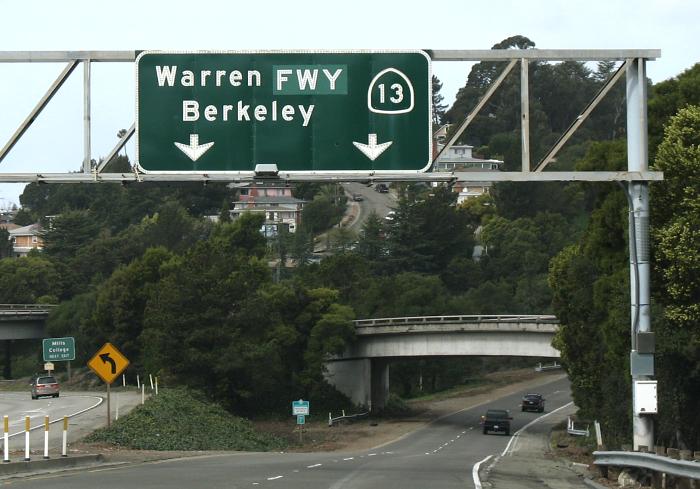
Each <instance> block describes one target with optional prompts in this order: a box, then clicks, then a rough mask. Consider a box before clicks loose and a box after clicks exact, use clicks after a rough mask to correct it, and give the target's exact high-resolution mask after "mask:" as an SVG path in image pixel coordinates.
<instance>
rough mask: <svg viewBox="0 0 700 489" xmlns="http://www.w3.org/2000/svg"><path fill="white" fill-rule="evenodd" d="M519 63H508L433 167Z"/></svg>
mask: <svg viewBox="0 0 700 489" xmlns="http://www.w3.org/2000/svg"><path fill="white" fill-rule="evenodd" d="M517 62H518V60H515V59H512V60H511V61H510V63H508V66H506V67H505V69H504V70H503V72H501V74H500V75H499V76H498V78H496V81H494V82H493V83H492V84H491V86H490V87H489V88H488V90H486V93H485V94H484V96H483V97H482V98H481V100H479V103H478V104H476V107H474V109H472V111H471V112H470V113H469V115H468V116H467V118H466V119H464V122H462V124H461V125H460V126H459V128H458V129H457V130H456V131H455V133H454V134H453V135H452V137H451V138H450V140H449V141H448V142H447V144H446V145H445V146H444V147H443V148H442V149H441V150H440V152H439V153H438V154H437V156H436V157H435V158H434V159H433V165H435V162H436V161H437V160H438V159H439V158H440V156H442V154H443V153H444V152H445V151H448V150H449V149H450V148H451V147H452V146H453V145H454V143H456V142H457V140H458V139H459V137H460V136H461V135H462V133H463V132H464V131H465V129H466V128H467V127H469V124H471V123H472V121H473V120H474V118H475V117H476V116H477V115H478V114H479V112H481V109H483V108H484V105H486V103H487V102H488V101H489V99H490V98H491V96H492V95H493V94H494V92H495V91H496V90H497V89H498V87H500V86H501V83H503V80H505V79H506V77H507V76H508V74H509V73H510V72H511V71H512V70H513V67H514V66H515V64H516V63H517Z"/></svg>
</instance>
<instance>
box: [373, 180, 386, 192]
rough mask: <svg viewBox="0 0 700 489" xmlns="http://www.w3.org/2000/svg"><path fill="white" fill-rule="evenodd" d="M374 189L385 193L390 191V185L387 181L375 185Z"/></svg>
mask: <svg viewBox="0 0 700 489" xmlns="http://www.w3.org/2000/svg"><path fill="white" fill-rule="evenodd" d="M374 190H376V191H377V192H379V193H380V194H385V193H387V192H389V187H387V186H386V184H385V183H378V184H377V185H375V186H374Z"/></svg>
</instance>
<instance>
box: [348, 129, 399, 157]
mask: <svg viewBox="0 0 700 489" xmlns="http://www.w3.org/2000/svg"><path fill="white" fill-rule="evenodd" d="M391 143H393V141H388V142H386V143H381V144H377V135H376V134H368V135H367V144H363V143H358V142H355V141H353V142H352V144H354V145H355V147H356V148H357V149H359V150H360V151H362V153H364V155H365V156H366V157H367V158H369V159H370V160H372V161H374V160H376V159H377V158H378V157H379V155H381V154H382V153H383V152H384V151H386V149H387V148H388V147H389V146H391Z"/></svg>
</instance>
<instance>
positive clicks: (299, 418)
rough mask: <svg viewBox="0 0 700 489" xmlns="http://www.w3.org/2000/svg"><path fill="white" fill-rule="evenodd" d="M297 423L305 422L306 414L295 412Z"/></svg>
mask: <svg viewBox="0 0 700 489" xmlns="http://www.w3.org/2000/svg"><path fill="white" fill-rule="evenodd" d="M297 424H306V416H304V415H303V414H297Z"/></svg>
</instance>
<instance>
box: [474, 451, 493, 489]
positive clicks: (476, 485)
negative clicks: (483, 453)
mask: <svg viewBox="0 0 700 489" xmlns="http://www.w3.org/2000/svg"><path fill="white" fill-rule="evenodd" d="M491 457H493V455H489V456H488V457H486V458H485V459H483V460H481V461H479V462H477V463H475V464H474V467H473V468H472V480H473V481H474V488H475V489H481V480H479V467H480V466H481V464H483V463H484V462H487V461H488V460H489V459H490V458H491Z"/></svg>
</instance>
